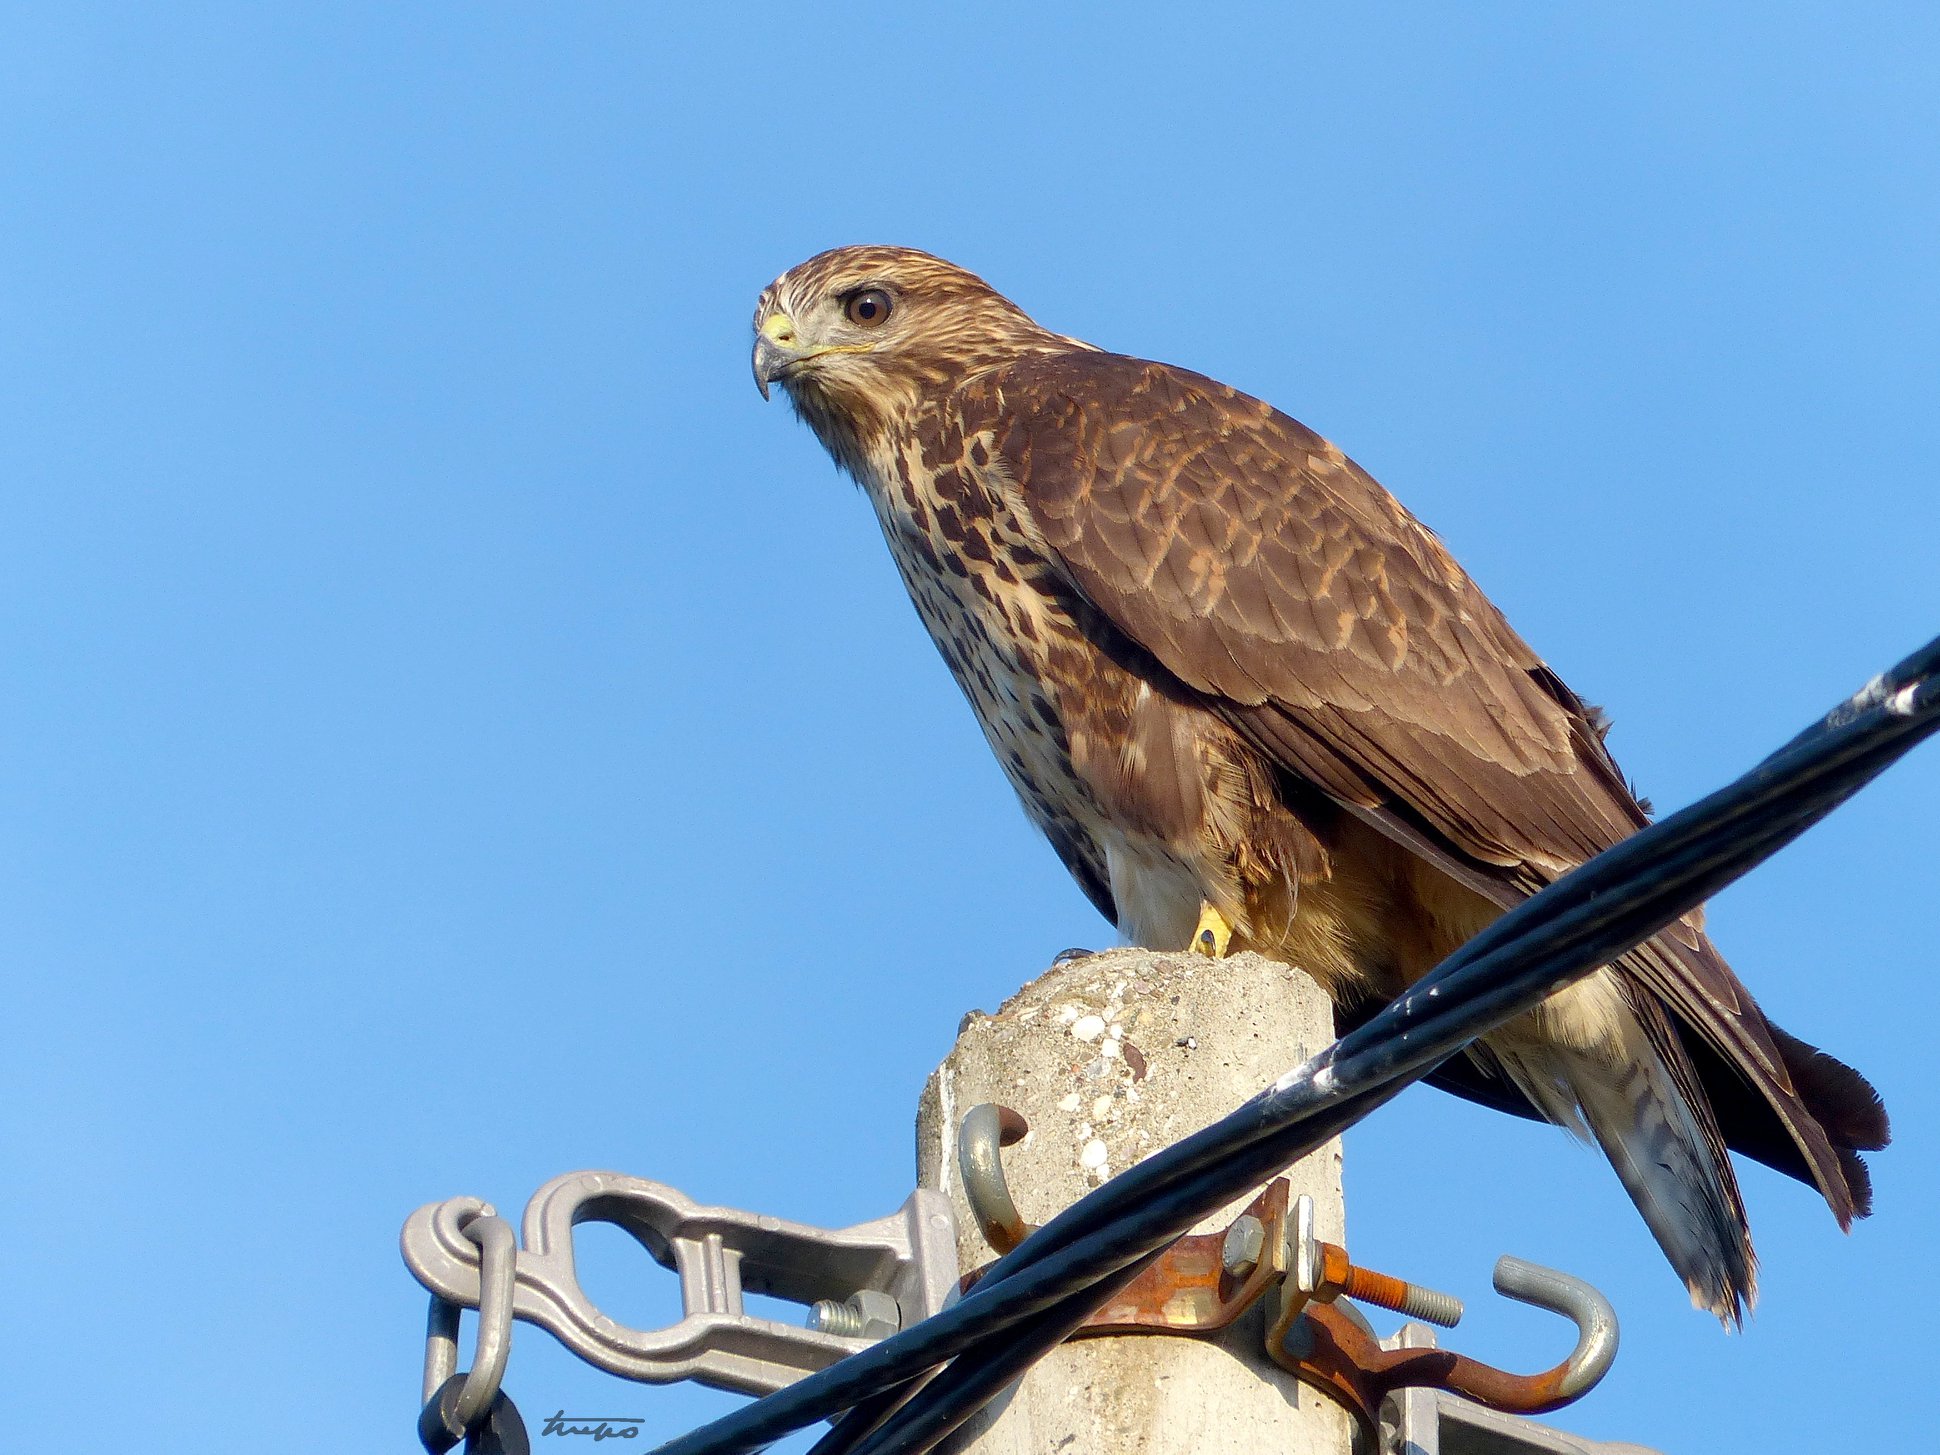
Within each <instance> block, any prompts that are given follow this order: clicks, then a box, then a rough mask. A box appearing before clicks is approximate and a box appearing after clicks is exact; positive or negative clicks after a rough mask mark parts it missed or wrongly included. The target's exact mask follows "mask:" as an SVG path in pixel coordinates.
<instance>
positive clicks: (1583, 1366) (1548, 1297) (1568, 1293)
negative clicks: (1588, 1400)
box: [1495, 1253, 1618, 1403]
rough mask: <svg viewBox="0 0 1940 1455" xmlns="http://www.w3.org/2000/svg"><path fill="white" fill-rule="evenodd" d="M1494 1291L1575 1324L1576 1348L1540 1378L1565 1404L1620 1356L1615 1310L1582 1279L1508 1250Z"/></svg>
mask: <svg viewBox="0 0 1940 1455" xmlns="http://www.w3.org/2000/svg"><path fill="white" fill-rule="evenodd" d="M1495 1291H1496V1292H1497V1293H1499V1294H1502V1295H1503V1296H1504V1297H1505V1298H1513V1299H1515V1300H1516V1302H1518V1303H1526V1304H1532V1305H1534V1306H1535V1307H1536V1308H1546V1309H1548V1310H1549V1311H1550V1312H1551V1313H1558V1314H1561V1315H1563V1317H1564V1318H1566V1319H1568V1320H1569V1321H1570V1322H1571V1323H1573V1324H1575V1325H1576V1347H1575V1348H1574V1349H1572V1350H1570V1354H1569V1357H1568V1358H1567V1359H1565V1360H1564V1361H1563V1362H1562V1363H1561V1364H1558V1365H1557V1366H1556V1367H1555V1368H1554V1369H1552V1370H1550V1371H1549V1372H1548V1373H1547V1374H1545V1375H1542V1376H1540V1377H1541V1378H1543V1379H1545V1380H1548V1381H1551V1387H1552V1388H1553V1390H1554V1392H1555V1395H1556V1397H1557V1398H1558V1399H1560V1400H1562V1401H1563V1402H1565V1403H1567V1402H1568V1401H1570V1400H1573V1399H1580V1398H1581V1397H1582V1396H1584V1395H1586V1394H1588V1393H1589V1392H1590V1391H1591V1390H1593V1389H1595V1388H1596V1386H1597V1385H1598V1383H1599V1382H1601V1380H1602V1379H1603V1376H1604V1375H1606V1374H1608V1373H1609V1372H1610V1366H1611V1365H1612V1364H1613V1363H1615V1362H1616V1358H1617V1334H1618V1330H1617V1311H1616V1309H1614V1308H1613V1307H1611V1304H1610V1300H1609V1299H1607V1298H1605V1297H1604V1296H1603V1295H1602V1294H1601V1293H1599V1292H1597V1290H1596V1289H1594V1288H1592V1287H1591V1286H1590V1285H1589V1284H1587V1283H1585V1282H1584V1281H1583V1280H1582V1279H1580V1278H1573V1277H1571V1276H1570V1275H1569V1274H1567V1273H1563V1272H1561V1271H1559V1270H1557V1269H1555V1268H1545V1267H1543V1265H1542V1264H1540V1263H1530V1262H1526V1261H1525V1260H1523V1259H1521V1258H1512V1257H1510V1256H1509V1255H1508V1254H1507V1253H1504V1254H1503V1255H1502V1256H1501V1257H1500V1258H1498V1259H1496V1260H1495Z"/></svg>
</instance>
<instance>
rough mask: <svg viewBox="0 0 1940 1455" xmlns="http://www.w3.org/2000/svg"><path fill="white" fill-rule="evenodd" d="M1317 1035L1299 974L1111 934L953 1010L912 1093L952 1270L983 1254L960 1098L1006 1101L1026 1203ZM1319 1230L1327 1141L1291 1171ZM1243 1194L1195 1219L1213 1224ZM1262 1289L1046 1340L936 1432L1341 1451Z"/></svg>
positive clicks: (1326, 1018)
mask: <svg viewBox="0 0 1940 1455" xmlns="http://www.w3.org/2000/svg"><path fill="white" fill-rule="evenodd" d="M1332 1039H1333V1010H1332V1007H1331V1006H1330V1004H1329V1002H1328V1000H1327V997H1326V996H1325V995H1323V994H1322V993H1321V992H1320V990H1319V988H1318V987H1317V986H1315V985H1314V983H1313V982H1312V981H1311V980H1309V979H1308V978H1307V977H1306V976H1305V975H1303V974H1301V973H1299V972H1298V971H1295V970H1291V969H1289V968H1287V967H1286V966H1285V965H1280V964H1276V963H1275V962H1273V961H1271V960H1267V959H1264V958H1262V957H1260V956H1258V955H1239V956H1235V957H1233V958H1231V959H1228V960H1208V959H1206V958H1204V957H1202V956H1198V955H1191V954H1165V955H1159V954H1152V953H1150V952H1148V951H1144V950H1110V951H1106V952H1104V953H1103V954H1099V955H1092V956H1089V957H1087V958H1085V959H1082V960H1077V961H1074V962H1072V963H1069V964H1066V965H1061V966H1058V967H1056V968H1054V969H1052V970H1051V971H1049V972H1048V973H1047V974H1045V975H1043V976H1042V977H1040V978H1039V979H1037V980H1035V981H1033V982H1032V983H1031V984H1030V985H1027V986H1026V987H1024V989H1022V990H1021V991H1019V992H1018V993H1017V994H1016V995H1015V996H1013V997H1012V998H1011V999H1010V1000H1009V1001H1007V1002H1005V1004H1004V1005H1003V1007H1002V1009H1000V1010H999V1011H998V1012H997V1013H996V1014H995V1015H984V1014H982V1013H981V1012H978V1013H973V1014H971V1015H969V1016H967V1017H965V1019H964V1023H963V1026H962V1028H961V1030H960V1032H959V1034H958V1038H957V1043H956V1047H955V1049H953V1050H952V1051H951V1052H950V1055H949V1056H948V1058H947V1059H945V1061H944V1062H943V1064H942V1065H941V1066H940V1067H938V1068H937V1070H936V1072H935V1074H934V1075H932V1076H931V1077H930V1081H929V1085H928V1086H927V1087H926V1088H925V1089H924V1092H923V1100H922V1105H921V1107H920V1109H919V1110H918V1113H917V1123H916V1126H917V1156H916V1162H917V1178H918V1180H919V1182H920V1183H921V1184H922V1185H923V1186H925V1187H933V1188H939V1189H941V1190H942V1191H944V1192H946V1193H947V1194H948V1195H949V1197H950V1199H951V1202H952V1203H953V1204H954V1205H955V1208H956V1216H957V1226H958V1228H959V1229H960V1232H959V1233H958V1246H957V1255H958V1259H959V1263H960V1266H961V1267H962V1268H963V1269H964V1270H965V1271H968V1270H969V1269H972V1268H976V1267H980V1266H982V1265H983V1264H986V1263H988V1262H990V1261H991V1260H992V1259H993V1258H994V1257H995V1256H996V1255H995V1254H993V1253H992V1252H991V1250H990V1248H989V1247H988V1246H987V1245H986V1244H985V1242H984V1240H983V1238H982V1235H981V1234H980V1233H979V1231H978V1226H977V1219H976V1217H975V1216H974V1215H973V1214H972V1212H971V1210H970V1208H969V1206H968V1204H967V1203H966V1202H965V1200H964V1196H963V1183H962V1178H961V1176H960V1175H959V1173H958V1169H957V1133H958V1130H959V1127H960V1125H961V1123H962V1119H963V1115H964V1113H965V1112H966V1111H968V1110H969V1109H970V1108H971V1107H972V1106H975V1105H977V1104H979V1103H982V1102H995V1103H998V1104H1000V1105H1003V1106H1008V1107H1010V1108H1012V1109H1013V1110H1015V1111H1018V1112H1020V1113H1022V1114H1023V1116H1024V1118H1025V1119H1026V1120H1027V1121H1028V1122H1029V1123H1030V1135H1029V1136H1028V1137H1026V1138H1025V1139H1024V1140H1023V1141H1022V1142H1021V1143H1019V1144H1018V1145H1016V1146H1014V1147H1011V1148H1010V1149H1008V1151H1007V1152H1006V1153H1005V1157H1004V1166H1005V1169H1006V1172H1007V1174H1008V1179H1009V1183H1010V1189H1011V1191H1012V1193H1013V1194H1014V1196H1015V1199H1016V1202H1017V1206H1018V1210H1019V1211H1020V1212H1021V1213H1022V1214H1023V1216H1024V1218H1025V1219H1026V1220H1028V1221H1029V1222H1031V1223H1033V1224H1037V1223H1043V1222H1047V1221H1049V1220H1050V1218H1051V1217H1052V1216H1053V1215H1054V1214H1055V1213H1057V1212H1059V1211H1060V1210H1061V1209H1063V1208H1064V1207H1066V1206H1068V1205H1069V1204H1071V1203H1073V1202H1075V1201H1076V1200H1077V1199H1078V1198H1080V1197H1082V1196H1083V1195H1084V1194H1085V1193H1087V1192H1089V1191H1091V1190H1092V1189H1093V1188H1094V1187H1097V1186H1098V1185H1099V1184H1100V1183H1102V1182H1104V1181H1105V1180H1106V1179H1107V1178H1109V1177H1110V1176H1112V1175H1113V1174H1114V1173H1116V1172H1119V1171H1122V1170H1124V1169H1125V1168H1126V1167H1129V1166H1130V1165H1132V1164H1133V1163H1135V1162H1138V1161H1141V1160H1143V1159H1144V1158H1146V1157H1148V1156H1150V1155H1151V1154H1152V1153H1154V1152H1156V1151H1158V1150H1159V1149H1161V1148H1162V1147H1165V1146H1167V1145H1169V1144H1170V1143H1172V1142H1176V1141H1177V1140H1179V1138H1181V1137H1184V1136H1186V1135H1188V1134H1190V1133H1192V1132H1195V1131H1197V1130H1199V1129H1200V1128H1201V1127H1203V1126H1206V1125H1207V1124H1209V1123H1211V1122H1213V1121H1215V1120H1217V1119H1218V1118H1220V1117H1222V1116H1224V1115H1225V1114H1226V1113H1227V1112H1229V1111H1231V1110H1232V1109H1233V1108H1234V1107H1236V1106H1238V1105H1239V1104H1240V1103H1241V1102H1242V1101H1244V1100H1246V1099H1247V1098H1248V1097H1250V1096H1252V1095H1253V1094H1254V1093H1255V1092H1257V1091H1259V1090H1260V1089H1261V1088H1262V1087H1264V1086H1266V1085H1268V1084H1269V1083H1270V1082H1272V1081H1273V1080H1274V1079H1275V1078H1276V1077H1278V1076H1279V1075H1280V1074H1281V1073H1282V1072H1284V1071H1285V1070H1286V1069H1287V1068H1288V1067H1290V1066H1293V1065H1296V1064H1298V1063H1299V1062H1300V1061H1302V1060H1304V1059H1305V1058H1306V1057H1307V1056H1308V1055H1309V1054H1311V1053H1312V1052H1314V1051H1317V1050H1319V1049H1320V1048H1321V1047H1322V1046H1325V1045H1326V1044H1327V1043H1328V1042H1330V1041H1331V1040H1332ZM1289 1176H1290V1178H1291V1180H1292V1183H1293V1193H1294V1195H1295V1196H1296V1197H1297V1196H1298V1195H1299V1194H1301V1193H1303V1192H1304V1193H1307V1194H1308V1195H1310V1196H1311V1197H1312V1198H1313V1199H1314V1203H1315V1210H1316V1217H1317V1224H1318V1232H1319V1235H1320V1236H1321V1237H1323V1238H1326V1239H1329V1240H1332V1241H1334V1242H1341V1241H1344V1239H1343V1237H1342V1224H1343V1221H1344V1213H1343V1208H1342V1202H1341V1152H1340V1143H1339V1142H1338V1141H1335V1142H1331V1143H1329V1144H1328V1145H1327V1146H1326V1147H1323V1148H1321V1149H1320V1150H1319V1151H1317V1152H1315V1153H1314V1154H1313V1155H1311V1156H1309V1157H1306V1158H1304V1159H1302V1160H1301V1161H1300V1162H1299V1163H1298V1164H1296V1165H1295V1166H1294V1167H1293V1168H1292V1169H1291V1170H1290V1172H1289ZM1249 1198H1250V1194H1249V1195H1248V1197H1242V1198H1240V1199H1239V1200H1237V1201H1236V1202H1234V1203H1232V1204H1231V1205H1230V1206H1228V1207H1227V1208H1225V1209H1224V1210H1222V1211H1221V1212H1220V1213H1219V1214H1217V1215H1216V1216H1215V1217H1213V1218H1210V1219H1208V1220H1207V1221H1205V1222H1203V1223H1201V1224H1199V1225H1198V1227H1197V1228H1195V1229H1194V1231H1195V1232H1214V1231H1220V1230H1223V1229H1224V1228H1225V1227H1226V1226H1227V1225H1228V1224H1229V1223H1230V1222H1231V1221H1232V1219H1233V1217H1234V1216H1236V1215H1237V1214H1238V1213H1239V1212H1240V1211H1241V1210H1243V1209H1244V1208H1245V1206H1246V1204H1247V1202H1248V1200H1249ZM1271 1302H1272V1300H1271V1299H1265V1300H1262V1301H1261V1302H1260V1304H1258V1305H1255V1307H1254V1308H1253V1309H1252V1310H1250V1311H1249V1312H1248V1313H1247V1314H1246V1315H1245V1316H1244V1317H1242V1318H1241V1319H1240V1320H1239V1321H1238V1323H1236V1324H1235V1325H1234V1326H1233V1327H1231V1328H1229V1329H1227V1330H1226V1331H1225V1333H1224V1334H1223V1335H1221V1336H1220V1337H1218V1338H1187V1337H1180V1336H1176V1335H1169V1334H1128V1335H1117V1336H1111V1337H1104V1338H1094V1339H1084V1340H1077V1341H1074V1342H1071V1343H1068V1344H1065V1345H1063V1346H1061V1347H1060V1348H1058V1349H1056V1350H1054V1351H1053V1352H1052V1353H1051V1354H1050V1356H1049V1357H1048V1358H1046V1359H1044V1360H1043V1361H1042V1362H1041V1363H1039V1364H1038V1365H1037V1366H1036V1367H1034V1368H1033V1369H1032V1370H1031V1371H1030V1372H1029V1373H1028V1374H1027V1375H1025V1377H1024V1378H1023V1379H1022V1380H1021V1381H1020V1382H1019V1383H1018V1385H1017V1386H1016V1387H1014V1388H1013V1389H1012V1390H1010V1391H1009V1392H1008V1393H1007V1395H1006V1396H1005V1397H1004V1398H1002V1399H999V1400H998V1401H996V1402H995V1403H994V1404H992V1405H991V1406H990V1407H989V1408H988V1409H987V1410H985V1411H984V1412H983V1414H982V1415H980V1416H979V1417H977V1418H976V1419H975V1420H973V1421H972V1422H971V1423H970V1424H968V1425H966V1426H965V1427H964V1428H963V1430H961V1431H960V1432H959V1433H958V1436H957V1438H956V1440H955V1441H954V1442H953V1443H952V1444H950V1445H949V1446H947V1447H946V1448H948V1449H950V1450H953V1451H974V1452H976V1455H1087V1452H1099V1455H1106V1452H1109V1455H1185V1452H1188V1451H1216V1452H1218V1455H1269V1452H1270V1455H1347V1452H1349V1451H1350V1450H1352V1449H1353V1448H1354V1434H1355V1432H1354V1427H1353V1424H1352V1422H1351V1421H1350V1419H1349V1417H1348V1415H1347V1413H1346V1412H1345V1411H1344V1410H1343V1409H1342V1408H1341V1407H1340V1406H1339V1405H1337V1404H1335V1403H1334V1402H1333V1401H1332V1400H1330V1399H1329V1398H1328V1397H1327V1396H1325V1395H1323V1394H1320V1393H1319V1392H1317V1391H1315V1390H1313V1389H1311V1388H1308V1387H1306V1386H1304V1385H1302V1384H1301V1383H1300V1382H1299V1381H1298V1380H1296V1379H1295V1378H1294V1377H1293V1376H1292V1375H1291V1374H1289V1373H1287V1372H1286V1371H1285V1370H1283V1369H1281V1368H1280V1367H1279V1366H1278V1365H1276V1364H1274V1363H1272V1362H1271V1361H1270V1360H1269V1359H1267V1357H1266V1355H1265V1352H1264V1349H1263V1345H1262V1330H1263V1318H1264V1309H1265V1306H1266V1305H1267V1304H1269V1303H1271Z"/></svg>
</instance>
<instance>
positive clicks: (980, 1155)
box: [957, 1101, 1032, 1254]
mask: <svg viewBox="0 0 1940 1455" xmlns="http://www.w3.org/2000/svg"><path fill="white" fill-rule="evenodd" d="M1030 1130H1031V1124H1030V1123H1029V1122H1027V1121H1025V1120H1024V1118H1023V1116H1022V1115H1021V1114H1019V1113H1017V1112H1014V1111H1012V1110H1011V1109H1010V1108H1009V1107H1007V1106H998V1105H997V1104H995V1103H994V1102H988V1101H986V1102H982V1103H980V1104H979V1105H977V1106H973V1107H971V1108H970V1110H969V1111H967V1112H965V1113H964V1117H963V1124H962V1126H961V1127H959V1128H958V1130H957V1170H958V1171H959V1172H960V1173H962V1174H963V1198H964V1201H965V1202H967V1203H969V1204H970V1211H971V1213H972V1214H973V1215H975V1217H976V1219H977V1227H978V1229H979V1230H981V1231H982V1233H983V1240H984V1241H985V1242H986V1243H988V1244H990V1246H991V1247H992V1248H993V1249H994V1250H995V1251H996V1252H998V1253H999V1254H1003V1253H1008V1252H1009V1251H1010V1250H1011V1249H1012V1248H1015V1247H1016V1246H1017V1245H1018V1244H1019V1243H1021V1242H1023V1241H1024V1239H1025V1238H1026V1237H1028V1236H1029V1235H1030V1233H1031V1232H1032V1228H1031V1225H1030V1224H1029V1223H1027V1222H1025V1221H1024V1216H1023V1214H1022V1213H1020V1212H1018V1211H1017V1204H1016V1202H1014V1201H1013V1200H1012V1199H1011V1195H1010V1183H1009V1182H1008V1181H1007V1180H1006V1179H1005V1177H1004V1158H1003V1153H1002V1151H1001V1149H1002V1148H1004V1147H1013V1146H1015V1145H1016V1144H1017V1143H1019V1142H1021V1141H1023V1140H1024V1138H1025V1137H1026V1136H1027V1135H1028V1134H1029V1132H1030Z"/></svg>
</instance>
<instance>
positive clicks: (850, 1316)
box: [808, 1288, 903, 1340]
mask: <svg viewBox="0 0 1940 1455" xmlns="http://www.w3.org/2000/svg"><path fill="white" fill-rule="evenodd" d="M902 1326H903V1311H902V1309H901V1308H900V1307H899V1306H898V1305H897V1303H896V1300H895V1299H894V1298H892V1297H890V1296H889V1295H888V1294H886V1293H884V1292H883V1291H882V1290H881V1289H879V1288H863V1289H858V1290H857V1291H856V1292H854V1293H852V1294H850V1295H849V1296H848V1297H847V1298H845V1299H843V1300H841V1301H840V1302H837V1301H836V1300H835V1299H832V1298H818V1299H816V1300H815V1302H814V1303H812V1304H810V1305H809V1308H808V1327H809V1328H811V1329H814V1330H815V1331H816V1332H817V1333H822V1334H840V1335H841V1336H842V1337H844V1338H848V1339H872V1340H873V1339H887V1338H888V1337H889V1336H890V1335H891V1334H893V1333H895V1332H896V1331H897V1330H898V1329H900V1328H901V1327H902Z"/></svg>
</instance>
